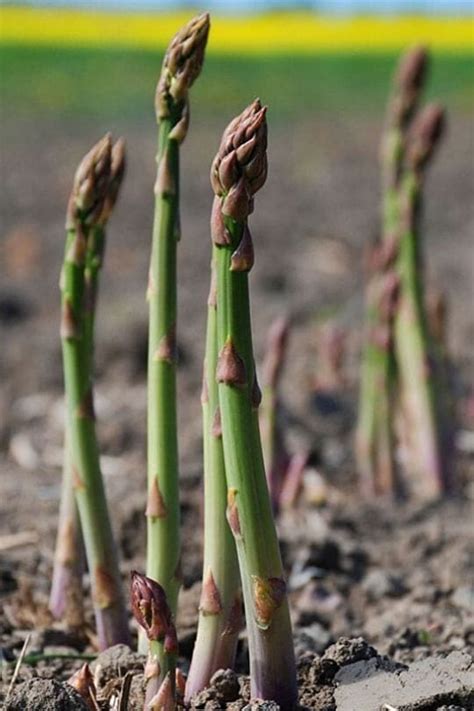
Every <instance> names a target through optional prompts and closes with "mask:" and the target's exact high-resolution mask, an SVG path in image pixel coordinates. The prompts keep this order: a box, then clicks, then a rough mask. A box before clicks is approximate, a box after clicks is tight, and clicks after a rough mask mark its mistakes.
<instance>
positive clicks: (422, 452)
mask: <svg viewBox="0 0 474 711" xmlns="http://www.w3.org/2000/svg"><path fill="white" fill-rule="evenodd" d="M443 127H444V112H443V109H442V108H441V107H440V106H438V105H437V104H430V105H428V106H426V107H425V109H424V110H423V111H421V112H420V114H419V115H418V116H417V118H416V120H415V122H414V124H413V126H412V129H411V132H410V134H409V136H408V141H407V150H406V164H405V169H404V173H403V177H402V182H401V185H400V191H399V213H400V230H401V239H400V247H399V253H398V257H397V261H396V269H397V273H398V275H399V279H400V295H399V305H398V308H397V312H396V315H395V322H394V333H395V349H396V356H397V362H398V367H399V377H400V385H401V403H402V411H403V414H404V417H405V418H406V422H407V432H408V433H409V436H410V441H409V446H410V450H409V451H410V455H411V457H410V467H411V469H412V470H413V472H414V473H415V474H418V476H419V479H420V480H421V481H423V482H424V487H423V488H424V493H425V494H426V496H427V497H428V498H431V497H436V496H438V495H439V494H440V493H442V492H443V491H444V489H445V487H446V483H447V482H446V475H445V464H444V462H443V456H442V452H441V432H440V426H439V424H440V423H439V421H438V415H437V412H438V409H437V404H436V395H437V393H436V386H435V382H434V377H433V376H434V373H433V368H432V365H431V364H430V354H431V353H432V350H431V349H430V343H429V334H428V324H427V316H426V309H425V305H424V302H423V293H424V287H423V273H422V261H421V237H420V209H421V199H422V190H423V184H424V179H425V175H426V168H427V166H428V164H429V162H430V160H431V158H432V155H433V153H434V151H435V149H436V147H437V146H438V144H439V141H440V138H441V136H442V133H443Z"/></svg>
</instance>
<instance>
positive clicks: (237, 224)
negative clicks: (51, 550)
mask: <svg viewBox="0 0 474 711" xmlns="http://www.w3.org/2000/svg"><path fill="white" fill-rule="evenodd" d="M265 113H266V110H265V108H262V107H261V105H260V102H259V101H258V100H256V101H255V102H253V103H252V104H251V105H250V106H249V107H248V108H247V109H246V110H245V111H244V112H243V113H242V114H241V115H240V116H238V117H237V118H236V119H234V120H233V121H232V122H231V123H230V124H229V126H228V127H227V129H226V130H225V132H224V135H223V138H222V142H221V145H220V148H219V151H218V153H217V155H216V158H215V159H214V162H213V165H212V169H211V183H212V187H213V189H214V192H215V198H214V205H213V215H212V237H213V242H214V244H215V246H216V254H217V322H218V349H219V356H218V363H217V371H216V375H217V380H218V383H219V405H220V410H221V421H222V433H223V445H224V460H225V470H226V478H227V486H228V492H227V517H228V521H229V524H230V527H231V530H232V533H233V535H234V538H235V541H236V545H237V554H238V559H239V568H240V575H241V580H242V586H243V594H244V604H245V612H246V621H247V629H248V637H249V653H250V675H251V693H252V696H253V697H258V698H261V699H272V700H274V701H276V703H278V704H279V705H280V707H281V708H282V709H283V711H286V710H288V709H293V708H294V707H295V705H296V703H297V688H296V673H295V660H294V650H293V642H292V636H291V623H290V617H289V610H288V601H287V595H286V584H285V581H284V579H283V569H282V563H281V557H280V551H279V546H278V540H277V536H276V531H275V525H274V521H273V516H272V508H271V502H270V497H269V494H268V489H267V484H266V478H265V467H264V463H263V455H262V447H261V441H260V433H259V426H258V413H257V408H258V404H259V402H260V393H259V389H258V384H257V381H256V374H255V365H254V357H253V346H252V333H251V320H250V305H249V292H248V271H249V270H250V269H251V267H252V264H253V245H252V238H251V235H250V231H249V227H248V216H249V214H250V212H251V211H252V209H253V197H254V195H255V193H256V192H257V191H258V190H259V189H260V188H261V187H262V185H263V184H264V182H265V179H266V175H267V157H266V146H267V126H266V120H265Z"/></svg>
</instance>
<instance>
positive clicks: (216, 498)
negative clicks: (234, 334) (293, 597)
mask: <svg viewBox="0 0 474 711" xmlns="http://www.w3.org/2000/svg"><path fill="white" fill-rule="evenodd" d="M216 249H217V248H216V247H214V248H213V252H216ZM216 259H217V254H214V255H213V260H212V265H211V269H212V276H211V288H210V292H209V299H208V312H207V314H208V315H207V333H206V355H205V359H204V369H203V370H204V372H203V388H202V397H201V402H202V415H203V442H204V564H203V581H202V593H201V601H200V605H199V624H198V631H197V638H196V644H195V646H194V652H193V658H192V662H191V668H190V671H189V676H188V681H187V684H186V699H188V700H189V699H190V698H191V697H192V696H193V695H194V694H196V693H198V692H199V691H201V689H203V688H204V687H206V686H208V684H209V682H210V680H211V677H212V676H213V674H214V673H215V672H216V671H217V670H218V669H231V668H233V666H234V660H235V652H236V647H237V637H238V634H239V631H240V628H241V624H242V599H241V592H240V586H239V568H238V561H237V552H236V548H235V542H234V538H233V536H232V533H231V530H230V527H229V524H228V522H227V518H226V507H227V483H226V476H225V464H224V451H223V446H222V428H221V414H220V408H219V397H218V389H217V382H216V367H217V310H216V309H217V284H216V274H215V269H216V267H215V261H216Z"/></svg>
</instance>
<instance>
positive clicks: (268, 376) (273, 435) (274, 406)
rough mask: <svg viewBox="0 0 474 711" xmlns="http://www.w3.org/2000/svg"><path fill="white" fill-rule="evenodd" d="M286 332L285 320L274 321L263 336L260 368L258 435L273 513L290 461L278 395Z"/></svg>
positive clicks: (287, 330) (286, 323)
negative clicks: (260, 394)
mask: <svg viewBox="0 0 474 711" xmlns="http://www.w3.org/2000/svg"><path fill="white" fill-rule="evenodd" d="M288 332H289V324H288V320H287V319H286V318H283V317H282V318H278V319H276V320H275V321H274V322H273V323H272V325H271V326H270V329H269V331H268V335H267V346H266V350H265V357H264V361H263V368H262V407H261V413H260V432H261V437H262V449H263V461H264V463H265V472H266V475H267V483H268V489H269V491H270V498H271V502H272V506H273V510H274V511H275V512H277V511H278V508H279V501H280V494H281V490H282V487H283V482H284V478H285V474H286V470H287V468H288V465H289V461H290V457H289V455H288V452H287V451H286V447H285V443H284V440H283V433H282V428H281V425H280V423H279V409H280V407H279V405H280V403H279V393H278V388H279V381H280V377H281V371H282V368H283V364H284V361H285V355H286V349H287V343H288Z"/></svg>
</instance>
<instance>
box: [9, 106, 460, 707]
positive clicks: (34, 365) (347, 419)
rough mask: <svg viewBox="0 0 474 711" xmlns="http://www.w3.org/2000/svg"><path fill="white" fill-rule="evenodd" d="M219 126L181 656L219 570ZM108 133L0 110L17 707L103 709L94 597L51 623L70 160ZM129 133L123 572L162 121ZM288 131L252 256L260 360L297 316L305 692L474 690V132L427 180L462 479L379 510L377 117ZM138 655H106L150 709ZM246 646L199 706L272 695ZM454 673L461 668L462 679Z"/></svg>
mask: <svg viewBox="0 0 474 711" xmlns="http://www.w3.org/2000/svg"><path fill="white" fill-rule="evenodd" d="M349 121H350V125H349V124H348V122H349ZM224 123H225V117H216V118H215V119H214V120H213V121H212V122H210V123H209V124H208V125H207V126H205V127H200V128H198V127H192V130H191V131H190V134H189V138H188V139H187V142H186V144H185V147H184V149H183V214H182V222H183V238H182V241H181V243H180V246H179V273H180V296H179V299H180V303H179V335H178V340H179V354H180V367H179V418H180V447H181V476H182V513H183V574H184V584H183V591H182V595H181V605H180V613H179V618H178V632H179V643H180V654H181V658H180V664H181V667H182V669H183V670H184V671H185V672H186V669H187V667H188V665H189V660H190V655H191V653H192V648H193V642H194V637H195V630H196V620H197V601H198V599H199V585H200V583H199V580H200V575H201V564H202V538H201V533H200V531H201V521H202V490H201V474H202V471H201V470H202V465H201V434H200V403H199V390H200V374H201V361H202V356H203V347H204V338H203V334H204V322H205V308H206V307H205V304H206V295H207V289H208V262H209V249H210V246H209V237H208V216H209V211H210V204H211V195H210V190H209V186H208V177H207V166H208V165H209V164H210V160H211V158H212V154H213V150H214V148H215V146H216V136H218V135H219V132H220V131H221V130H222V127H223V125H224ZM102 128H104V130H105V128H108V127H102V126H93V127H92V126H87V125H84V124H79V123H78V124H77V125H75V124H71V123H68V124H66V123H64V124H63V123H60V122H58V124H57V125H52V124H51V123H44V124H42V125H37V124H33V123H32V122H31V123H28V122H27V121H25V122H24V123H21V125H19V124H18V122H13V121H11V122H8V121H5V122H4V123H3V125H2V134H3V148H2V161H3V162H4V165H5V166H6V168H7V169H6V170H4V171H3V173H2V174H4V175H5V180H4V188H3V190H2V191H1V193H0V211H1V214H2V218H3V228H2V241H1V243H0V259H1V262H2V264H4V265H5V267H4V274H3V275H2V284H1V287H0V338H1V344H2V345H1V351H2V353H1V358H0V382H1V384H0V467H1V478H0V521H1V523H0V600H1V603H2V604H1V610H0V644H1V652H2V679H1V683H0V701H3V702H4V703H5V699H6V696H7V693H8V689H9V686H10V683H11V680H12V675H13V671H14V669H15V660H17V658H18V656H19V654H20V651H21V649H22V647H23V645H24V644H25V641H27V647H26V657H25V660H24V662H23V663H22V664H21V665H20V667H19V670H18V675H17V677H16V680H15V683H14V684H13V688H12V692H11V694H10V696H9V700H8V702H7V703H6V706H5V707H6V708H7V709H10V710H11V711H13V710H14V709H20V708H21V709H31V711H34V710H35V709H39V708H41V709H49V708H51V709H52V708H55V709H81V708H84V704H82V706H81V702H80V700H79V699H78V698H77V694H74V692H73V690H71V689H70V688H69V687H67V686H65V685H64V684H63V683H62V682H64V681H65V680H66V679H68V678H69V677H70V675H71V674H72V673H73V671H75V670H76V669H78V668H79V667H80V666H81V664H83V663H84V659H82V658H81V659H77V658H74V657H77V656H80V655H95V654H96V648H95V637H94V632H93V625H92V616H91V610H90V609H88V610H87V625H86V626H85V627H84V629H81V630H75V631H70V630H66V629H64V628H63V627H62V626H61V624H59V623H57V622H54V621H53V620H52V619H51V617H50V615H49V613H48V611H47V596H48V591H49V584H50V575H51V567H52V556H53V549H54V535H55V525H56V518H57V509H58V501H59V492H60V475H61V463H62V422H63V402H62V374H61V358H60V345H59V339H58V321H59V310H58V289H57V279H58V274H59V268H60V263H61V258H62V249H63V216H64V206H65V205H66V199H67V192H68V189H69V185H70V179H71V175H72V173H73V170H74V167H75V165H76V163H77V161H78V159H79V158H80V156H81V155H82V154H83V153H84V149H85V147H87V146H88V145H89V144H91V143H92V142H93V141H94V140H95V139H96V137H97V136H98V135H100V133H101V131H102ZM113 128H114V130H115V132H116V133H118V132H119V131H120V132H122V133H123V134H124V135H125V137H126V139H127V143H128V146H129V153H130V161H129V163H130V165H129V171H128V176H127V179H126V185H125V189H124V191H123V195H122V197H121V200H120V204H119V205H118V206H117V212H116V215H115V216H114V218H113V221H112V223H111V227H110V234H109V243H108V246H107V255H106V268H105V271H104V274H103V278H102V283H101V295H100V313H99V319H98V339H97V395H96V410H97V418H98V427H99V436H100V441H101V446H102V453H103V458H102V463H103V471H104V477H105V481H106V486H107V490H108V494H109V500H110V505H111V511H112V515H113V521H114V526H115V530H116V533H117V538H118V541H119V542H120V547H121V553H122V557H121V559H122V571H123V575H124V580H127V577H128V575H129V572H130V570H132V569H134V568H136V569H139V570H143V566H144V559H143V554H144V549H145V518H144V515H143V512H144V490H145V487H144V484H145V404H146V381H145V378H146V372H145V366H146V319H147V310H146V304H145V299H144V294H145V283H146V274H147V262H148V258H149V241H150V233H151V221H152V203H153V200H152V185H153V171H154V169H155V165H154V160H153V156H154V150H155V145H154V136H153V131H152V129H150V126H148V125H147V126H146V127H144V126H138V125H136V124H123V125H121V126H115V127H113ZM291 128H292V130H291V133H290V132H289V130H288V126H287V125H285V124H282V123H277V125H276V126H274V127H271V134H270V146H269V151H270V177H269V182H268V185H267V187H266V188H265V190H264V191H262V193H261V195H259V196H258V199H257V202H256V211H255V215H254V216H252V231H253V234H254V242H255V248H256V257H257V263H256V266H255V269H254V271H253V272H252V277H251V278H252V303H253V318H254V328H255V337H256V346H257V355H258V357H259V358H260V357H261V353H262V347H263V343H264V337H265V333H266V328H267V326H268V324H269V323H270V321H271V320H272V319H273V318H274V317H276V316H277V315H280V314H281V313H282V312H286V313H289V314H290V315H291V321H292V332H291V341H290V348H289V355H288V362H287V367H286V370H285V374H284V377H283V381H284V382H283V387H282V402H283V420H284V423H285V438H286V441H287V445H288V447H289V448H290V450H291V451H299V450H300V449H302V448H305V449H309V450H310V452H311V456H310V460H309V465H308V468H307V471H306V473H305V487H304V491H303V493H302V495H301V497H300V499H299V501H298V503H297V505H296V507H295V509H294V510H292V511H288V512H285V513H284V514H282V515H281V516H280V517H279V520H278V526H279V532H280V537H281V544H282V553H283V558H284V564H285V569H286V571H287V576H288V585H289V590H290V598H291V610H292V616H293V623H294V634H295V645H296V651H297V659H298V669H299V683H300V703H301V705H302V706H301V707H302V709H312V710H317V711H323V709H324V710H326V711H330V710H332V709H337V711H370V709H372V708H373V709H376V708H377V709H378V708H384V709H386V711H388V710H389V709H393V708H397V709H399V711H402V709H403V710H404V711H405V710H407V709H413V710H415V709H423V710H425V711H427V710H428V709H438V711H441V709H443V710H444V711H448V710H450V711H455V710H459V709H469V708H474V682H473V680H472V655H473V653H474V616H473V611H474V605H473V601H474V585H473V582H472V581H473V570H474V544H473V536H472V534H473V526H472V501H473V498H474V481H473V476H474V444H473V441H474V413H473V409H474V408H473V405H472V395H470V390H469V377H470V372H472V365H473V361H472V338H473V334H474V321H473V317H472V312H471V311H470V310H469V309H468V308H467V307H466V305H467V304H469V305H470V304H471V303H472V296H473V294H472V286H473V284H474V278H473V277H474V274H473V272H474V263H473V260H472V246H471V232H470V227H471V226H472V210H471V209H470V208H469V205H470V199H471V198H472V186H473V176H474V171H473V166H472V160H471V159H472V152H470V151H469V150H467V149H466V146H469V145H470V142H471V141H472V127H471V124H470V121H469V119H468V117H466V116H464V115H458V116H454V117H453V119H452V122H451V131H450V134H449V136H448V138H447V140H446V145H445V146H444V147H443V148H442V150H441V152H440V156H439V158H438V160H437V161H436V163H435V166H434V167H433V170H432V175H431V176H430V178H429V181H428V189H427V200H426V210H425V223H424V224H425V242H424V248H425V257H426V260H425V261H426V268H427V275H428V279H429V282H430V283H431V284H433V283H434V284H437V285H438V286H439V287H441V288H442V290H443V291H445V292H446V293H447V297H448V302H449V318H448V336H447V342H448V348H449V352H450V354H451V360H452V364H453V382H454V387H455V390H456V396H457V401H458V436H457V438H456V452H455V468H456V473H457V489H456V494H455V495H454V496H453V497H452V498H451V499H450V500H447V501H444V502H439V503H436V504H426V503H420V502H415V501H411V502H403V503H397V504H394V503H392V502H388V501H378V502H374V503H373V504H368V503H366V502H364V501H363V500H362V499H361V497H360V496H359V494H358V490H357V481H356V477H355V472H354V460H353V451H352V431H353V425H354V417H355V411H356V395H357V368H358V352H359V347H360V333H361V324H362V304H363V289H362V267H361V265H362V253H363V246H364V244H365V243H366V241H367V239H369V238H370V237H371V236H373V235H374V234H376V232H377V201H378V197H379V196H378V189H377V181H378V175H377V145H376V137H377V136H378V134H379V130H380V125H379V122H378V121H375V120H374V119H366V120H364V121H362V120H361V119H357V120H352V119H351V120H349V119H348V118H347V117H339V118H332V119H331V120H329V119H328V118H321V117H310V118H308V119H306V120H304V121H303V120H300V121H298V122H296V124H294V125H292V127H291ZM38 136H41V141H39V140H38ZM45 146H47V150H45ZM203 165H204V166H205V169H204V170H203V169H202V166H203ZM328 319H330V320H331V321H332V322H333V323H336V324H337V326H338V327H340V328H342V329H344V330H345V332H346V334H347V337H346V351H347V352H346V357H345V362H344V378H345V384H344V386H342V387H340V388H339V389H336V390H332V391H331V392H329V393H327V392H321V391H320V390H318V392H315V387H316V384H317V382H318V377H317V376H318V367H319V366H318V355H317V351H318V334H319V332H320V326H321V323H323V322H324V321H326V320H328ZM470 346H471V348H470ZM86 592H87V581H86ZM142 661H143V660H142V659H141V658H140V657H139V655H137V654H135V653H131V652H130V651H127V650H126V649H123V648H122V649H116V648H114V649H113V650H109V651H108V652H107V653H105V654H103V655H101V656H100V657H99V659H97V660H96V661H95V662H94V664H93V670H94V673H95V677H96V681H97V683H98V689H99V699H100V700H101V704H102V708H109V707H110V703H111V700H113V699H114V698H117V697H118V695H119V693H120V689H121V686H122V683H123V679H124V678H125V677H126V675H127V674H132V675H133V680H132V685H131V691H130V701H129V708H130V709H139V708H141V703H142V678H141V672H142ZM246 664H247V662H246V639H245V635H244V634H242V638H241V640H240V643H239V653H238V665H237V671H236V674H231V673H230V672H227V673H226V675H223V674H222V673H221V675H220V676H218V677H217V679H215V680H214V684H213V686H212V687H211V689H210V690H207V691H206V692H203V694H201V695H200V696H199V697H198V698H196V699H195V700H194V708H205V709H220V708H228V709H230V710H232V711H237V709H239V710H240V709H244V708H245V709H253V708H255V709H257V708H260V709H266V710H267V711H274V710H275V705H273V706H272V704H270V703H266V704H263V705H262V704H260V705H257V704H256V703H251V702H250V699H249V687H248V679H247V677H246V674H247V672H248V669H247V666H246ZM423 665H424V666H423ZM410 674H411V676H410ZM403 675H405V676H403ZM423 679H424V680H425V682H426V683H424V682H423ZM439 679H442V680H444V681H443V683H444V682H446V683H445V684H444V691H443V693H440V692H439V690H438V686H437V684H438V681H439ZM374 680H376V683H375V682H374ZM426 680H427V681H426ZM448 682H449V683H448ZM397 684H398V687H397ZM407 688H410V689H414V691H413V696H412V697H411V698H408V697H407V696H403V695H399V696H398V697H397V693H399V691H400V689H402V690H405V691H406V689H407ZM427 689H428V690H427ZM38 699H39V700H38ZM50 700H51V701H50ZM48 704H49V705H48ZM51 704H52V705H51ZM371 704H372V705H371Z"/></svg>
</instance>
